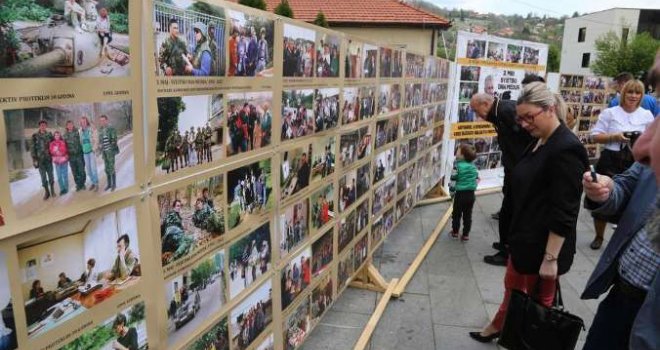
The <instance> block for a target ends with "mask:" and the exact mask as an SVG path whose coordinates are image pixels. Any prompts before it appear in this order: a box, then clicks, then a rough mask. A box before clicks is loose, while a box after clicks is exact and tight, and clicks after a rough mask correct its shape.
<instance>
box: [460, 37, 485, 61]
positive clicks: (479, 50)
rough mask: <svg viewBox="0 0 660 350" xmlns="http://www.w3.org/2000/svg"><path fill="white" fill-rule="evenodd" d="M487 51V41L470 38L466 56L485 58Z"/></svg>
mask: <svg viewBox="0 0 660 350" xmlns="http://www.w3.org/2000/svg"><path fill="white" fill-rule="evenodd" d="M485 53H486V41H484V40H468V42H467V48H466V51H465V57H466V58H471V59H475V60H479V59H483V58H484V54H485Z"/></svg>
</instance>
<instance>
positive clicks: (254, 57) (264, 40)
mask: <svg viewBox="0 0 660 350" xmlns="http://www.w3.org/2000/svg"><path fill="white" fill-rule="evenodd" d="M227 12H229V16H228V17H229V18H228V20H229V22H230V28H231V29H230V30H231V31H230V33H229V35H230V37H229V41H228V43H227V46H228V50H227V52H228V55H229V66H228V67H227V76H229V77H233V76H236V77H255V76H257V77H272V76H273V57H274V56H273V38H274V33H275V28H274V24H273V21H272V20H270V19H267V18H263V17H259V16H254V15H249V14H246V13H242V12H238V11H233V10H228V11H227Z"/></svg>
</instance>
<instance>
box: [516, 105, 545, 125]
mask: <svg viewBox="0 0 660 350" xmlns="http://www.w3.org/2000/svg"><path fill="white" fill-rule="evenodd" d="M545 111H547V109H546V108H542V109H541V110H540V111H538V112H536V113H534V114H528V115H518V116H516V123H518V124H521V123H522V122H525V123H527V124H530V123H533V122H534V118H536V117H538V116H539V115H540V114H541V113H543V112H545Z"/></svg>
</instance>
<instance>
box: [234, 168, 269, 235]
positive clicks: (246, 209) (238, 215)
mask: <svg viewBox="0 0 660 350" xmlns="http://www.w3.org/2000/svg"><path fill="white" fill-rule="evenodd" d="M272 181H273V179H272V172H271V162H270V159H264V160H261V161H258V162H255V163H252V164H249V165H245V166H242V167H240V168H238V169H234V170H230V171H229V172H228V173H227V212H228V214H227V216H228V219H227V220H228V221H227V225H228V229H229V230H231V229H233V228H234V227H236V226H238V225H240V224H244V223H245V224H249V222H251V221H252V220H254V219H256V218H258V217H259V216H260V215H261V214H263V213H265V212H267V211H268V210H270V209H271V207H272V206H273V185H272V184H273V182H272Z"/></svg>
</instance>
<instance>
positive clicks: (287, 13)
mask: <svg viewBox="0 0 660 350" xmlns="http://www.w3.org/2000/svg"><path fill="white" fill-rule="evenodd" d="M273 12H275V14H277V15H280V16H284V17H289V18H294V17H293V9H292V8H291V6H290V5H289V1H288V0H282V2H280V3H279V4H278V5H277V6H275V10H274V11H273Z"/></svg>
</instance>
